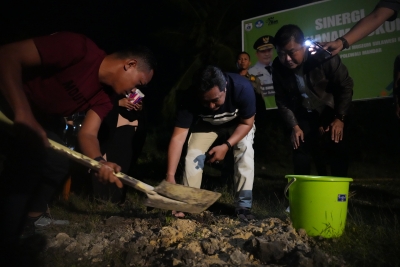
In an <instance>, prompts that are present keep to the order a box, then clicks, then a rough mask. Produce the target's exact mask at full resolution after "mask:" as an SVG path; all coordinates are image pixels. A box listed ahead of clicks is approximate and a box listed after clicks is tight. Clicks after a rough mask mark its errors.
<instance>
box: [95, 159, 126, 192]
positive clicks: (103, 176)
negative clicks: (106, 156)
mask: <svg viewBox="0 0 400 267" xmlns="http://www.w3.org/2000/svg"><path fill="white" fill-rule="evenodd" d="M101 164H102V165H103V166H101V168H100V170H99V171H97V172H95V173H94V175H95V176H96V177H97V179H99V181H100V182H102V183H103V184H106V183H115V185H116V186H118V187H119V188H122V186H123V185H122V182H121V180H120V179H118V178H117V176H115V175H114V172H115V173H118V172H120V171H121V167H120V166H119V165H117V164H115V163H113V162H108V161H101Z"/></svg>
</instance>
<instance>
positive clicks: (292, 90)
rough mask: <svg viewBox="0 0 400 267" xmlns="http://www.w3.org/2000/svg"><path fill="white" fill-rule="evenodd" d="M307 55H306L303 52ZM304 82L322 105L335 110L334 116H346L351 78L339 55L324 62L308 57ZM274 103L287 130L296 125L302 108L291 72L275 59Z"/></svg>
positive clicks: (350, 98) (349, 103)
mask: <svg viewBox="0 0 400 267" xmlns="http://www.w3.org/2000/svg"><path fill="white" fill-rule="evenodd" d="M306 53H307V52H306ZM303 64H304V66H303V73H304V81H305V82H306V83H307V86H308V88H309V89H310V90H311V92H312V93H313V94H314V95H315V96H316V97H317V98H318V100H319V101H321V102H322V103H323V104H325V105H327V106H329V107H331V108H333V109H334V112H335V115H338V116H341V115H347V113H348V110H349V108H350V105H351V101H352V96H353V79H352V78H351V77H350V76H349V73H348V71H347V68H346V66H345V65H343V63H342V61H341V60H340V57H339V56H338V55H336V56H334V57H332V58H330V59H329V60H326V61H324V62H322V63H321V62H320V61H318V60H317V59H316V58H314V57H313V56H311V55H310V54H308V55H307V59H306V60H305V62H304V63H303ZM272 69H273V72H272V77H273V82H274V90H275V101H276V105H277V106H278V110H279V112H280V113H281V115H282V116H283V118H284V120H285V122H286V124H287V125H288V126H289V127H294V126H296V125H297V124H298V123H297V120H296V117H295V115H294V114H295V112H296V109H297V108H300V107H302V97H301V95H300V92H299V89H298V86H297V82H296V77H295V74H294V71H293V70H291V69H289V68H287V67H285V66H283V65H282V64H281V62H280V61H279V59H278V58H275V60H274V62H273V65H272Z"/></svg>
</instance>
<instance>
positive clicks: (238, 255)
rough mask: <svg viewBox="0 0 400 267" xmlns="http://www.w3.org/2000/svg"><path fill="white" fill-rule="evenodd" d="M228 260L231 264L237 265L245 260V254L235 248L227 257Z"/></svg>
mask: <svg viewBox="0 0 400 267" xmlns="http://www.w3.org/2000/svg"><path fill="white" fill-rule="evenodd" d="M229 259H230V262H231V263H232V264H233V265H236V266H239V265H242V263H244V262H245V261H246V255H244V254H243V253H242V252H240V250H238V249H236V250H235V251H233V253H232V254H231V255H230V257H229Z"/></svg>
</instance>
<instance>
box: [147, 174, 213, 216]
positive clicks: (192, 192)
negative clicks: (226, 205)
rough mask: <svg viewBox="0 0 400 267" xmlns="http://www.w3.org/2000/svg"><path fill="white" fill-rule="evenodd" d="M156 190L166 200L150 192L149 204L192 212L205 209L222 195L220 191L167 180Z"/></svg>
mask: <svg viewBox="0 0 400 267" xmlns="http://www.w3.org/2000/svg"><path fill="white" fill-rule="evenodd" d="M154 192H156V193H157V194H159V195H160V197H161V198H162V199H164V202H163V201H162V200H160V198H154V197H151V196H150V195H149V194H148V197H149V198H148V199H147V201H146V205H147V206H150V207H155V208H161V209H169V210H178V211H185V212H190V213H200V212H202V211H205V210H206V209H207V208H208V207H210V206H211V205H212V204H214V202H215V201H217V200H218V199H219V198H220V196H221V193H218V192H213V191H208V190H204V189H199V188H193V187H189V186H184V185H180V184H172V183H169V182H167V181H165V180H164V181H162V182H161V183H160V184H159V185H158V186H156V187H155V188H154ZM152 198H153V199H152ZM172 206H173V207H172Z"/></svg>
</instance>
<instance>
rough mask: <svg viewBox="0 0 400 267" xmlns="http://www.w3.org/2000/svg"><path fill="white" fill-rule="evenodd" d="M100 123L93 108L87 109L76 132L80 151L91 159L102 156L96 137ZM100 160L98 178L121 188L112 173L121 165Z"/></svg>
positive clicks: (120, 184)
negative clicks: (80, 126)
mask: <svg viewBox="0 0 400 267" xmlns="http://www.w3.org/2000/svg"><path fill="white" fill-rule="evenodd" d="M100 125H101V119H100V117H99V115H97V113H96V112H94V111H93V110H89V111H88V112H87V113H86V116H85V119H84V121H83V123H82V128H81V129H80V130H79V132H78V141H79V146H80V148H81V150H82V153H83V154H85V155H86V156H88V157H90V158H92V159H94V158H97V157H101V156H102V154H101V151H100V145H99V140H98V139H97V134H98V132H99V129H100ZM100 162H101V163H103V166H102V167H101V169H100V170H99V171H98V173H97V176H98V179H99V180H100V181H102V182H110V183H115V184H116V185H117V186H118V187H120V188H122V183H121V181H120V180H119V179H118V178H117V177H116V176H115V175H114V172H115V173H117V172H120V171H121V167H120V166H118V165H117V164H115V163H112V162H107V161H105V160H100Z"/></svg>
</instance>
